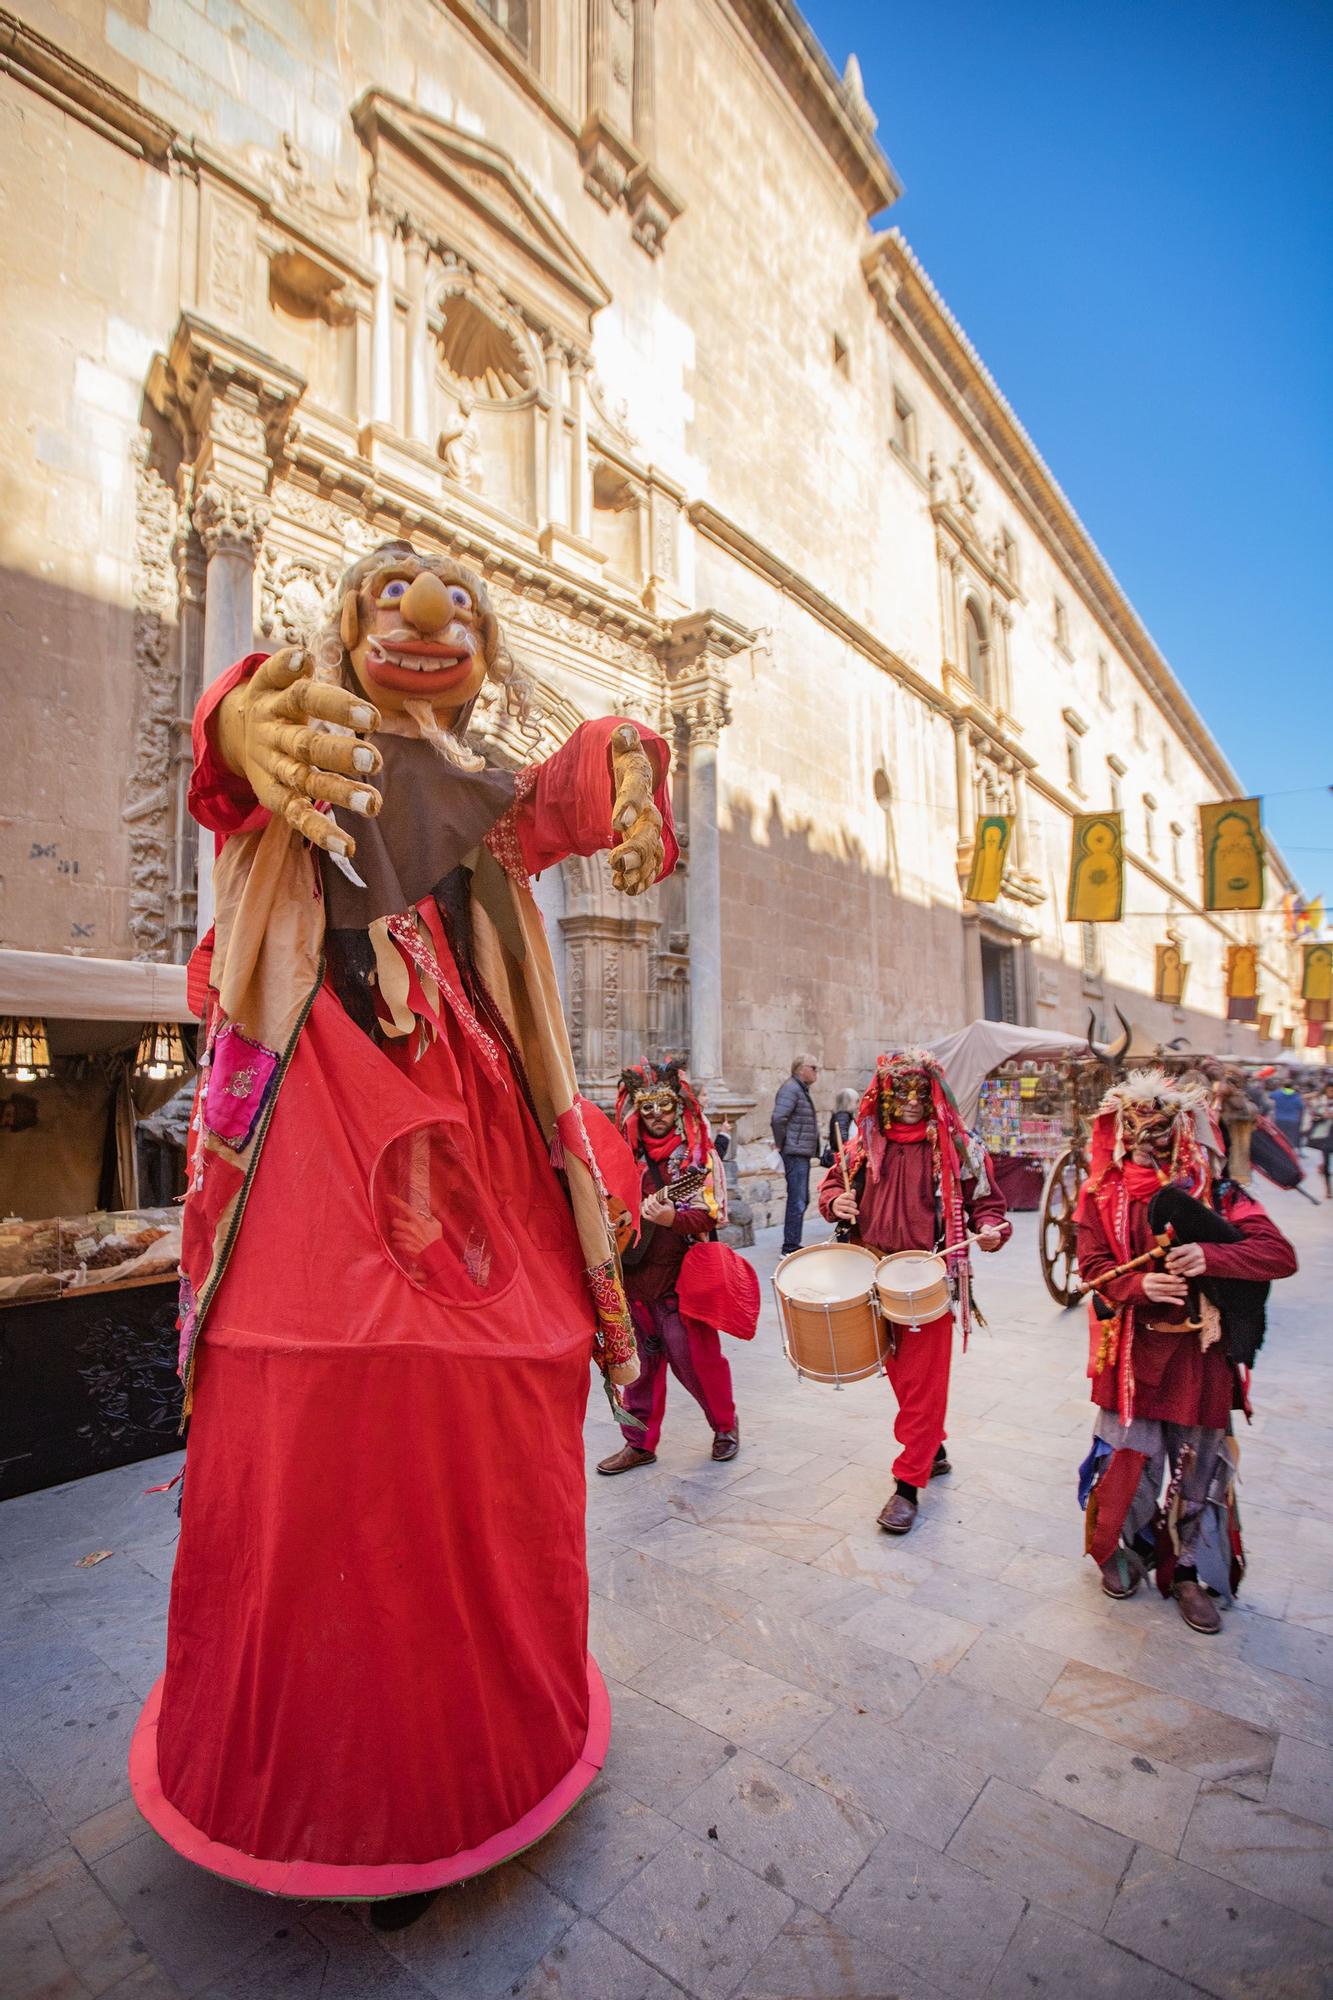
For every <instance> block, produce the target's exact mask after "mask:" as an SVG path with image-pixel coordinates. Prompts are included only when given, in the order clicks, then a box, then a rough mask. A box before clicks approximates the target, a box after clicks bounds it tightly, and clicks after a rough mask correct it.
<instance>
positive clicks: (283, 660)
mask: <svg viewBox="0 0 1333 2000" xmlns="http://www.w3.org/2000/svg"><path fill="white" fill-rule="evenodd" d="M313 664H314V662H313V661H312V660H311V658H310V655H309V653H307V652H306V650H305V648H304V646H284V647H283V648H282V650H281V651H280V652H277V653H270V654H269V656H268V658H267V659H266V660H265V661H264V662H263V663H262V664H261V665H260V666H258V667H256V668H255V671H254V673H253V674H251V676H250V687H251V690H252V691H253V692H254V693H256V694H263V693H265V692H266V691H267V690H268V689H270V688H288V687H290V686H291V684H292V682H293V681H295V680H299V679H300V677H301V676H302V675H303V674H308V673H309V672H310V670H311V667H312V666H313Z"/></svg>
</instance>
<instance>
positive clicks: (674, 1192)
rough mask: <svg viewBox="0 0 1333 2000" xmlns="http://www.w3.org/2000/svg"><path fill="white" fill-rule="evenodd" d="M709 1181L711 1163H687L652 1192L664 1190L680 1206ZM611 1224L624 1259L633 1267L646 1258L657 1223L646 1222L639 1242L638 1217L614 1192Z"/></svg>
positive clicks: (657, 1192) (621, 1258)
mask: <svg viewBox="0 0 1333 2000" xmlns="http://www.w3.org/2000/svg"><path fill="white" fill-rule="evenodd" d="M707 1184H708V1168H707V1167H686V1169H685V1171H684V1173H682V1174H679V1175H678V1176H677V1177H676V1179H675V1180H674V1181H668V1182H667V1184H666V1186H665V1187H662V1188H653V1189H650V1190H649V1192H650V1193H653V1194H664V1195H665V1196H666V1198H667V1200H668V1201H674V1202H675V1203H676V1204H677V1206H678V1207H679V1206H680V1205H681V1203H683V1202H687V1201H688V1200H689V1198H690V1196H691V1195H692V1194H698V1192H699V1190H700V1188H702V1187H706V1186H707ZM611 1225H612V1227H613V1229H614V1230H615V1233H616V1253H617V1255H618V1256H619V1257H620V1260H621V1262H622V1263H625V1264H628V1265H630V1266H631V1268H632V1267H633V1266H634V1265H635V1264H638V1263H640V1262H641V1261H642V1258H643V1255H644V1252H645V1251H646V1249H647V1247H648V1244H649V1241H650V1240H651V1239H650V1234H649V1232H650V1231H651V1229H652V1227H653V1225H652V1223H646V1224H645V1225H644V1228H643V1231H642V1233H641V1235H640V1237H639V1240H638V1242H637V1243H635V1241H634V1218H633V1217H632V1216H631V1214H630V1212H629V1210H628V1209H627V1208H626V1206H625V1204H624V1202H623V1201H617V1200H616V1198H615V1197H614V1196H612V1198H611Z"/></svg>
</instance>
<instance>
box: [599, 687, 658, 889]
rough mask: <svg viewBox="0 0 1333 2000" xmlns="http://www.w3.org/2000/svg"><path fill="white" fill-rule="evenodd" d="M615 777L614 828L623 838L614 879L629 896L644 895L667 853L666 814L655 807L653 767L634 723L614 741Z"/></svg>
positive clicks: (613, 863)
mask: <svg viewBox="0 0 1333 2000" xmlns="http://www.w3.org/2000/svg"><path fill="white" fill-rule="evenodd" d="M611 775H612V777H613V779H614V780H615V787H616V802H615V804H614V806H613V807H612V808H611V827H612V831H613V832H614V833H617V834H619V835H620V840H619V844H618V845H617V846H615V847H613V848H612V850H611V880H612V881H613V882H614V884H615V886H616V888H617V889H622V890H623V891H624V893H625V894H626V895H627V896H641V895H642V894H643V892H644V890H645V889H651V887H652V885H653V883H654V882H655V881H656V880H657V877H658V874H659V872H660V870H661V867H662V862H663V860H664V858H665V853H666V850H665V848H664V847H663V844H662V815H661V813H660V812H659V811H658V810H657V807H656V806H655V805H654V804H653V767H652V765H651V763H650V762H649V761H648V756H647V753H646V751H645V750H644V747H643V743H642V741H641V739H640V736H639V732H638V730H637V729H636V728H635V727H634V725H633V724H632V723H629V722H625V723H622V724H621V726H620V728H619V729H617V731H616V733H615V735H614V736H613V737H612V738H611Z"/></svg>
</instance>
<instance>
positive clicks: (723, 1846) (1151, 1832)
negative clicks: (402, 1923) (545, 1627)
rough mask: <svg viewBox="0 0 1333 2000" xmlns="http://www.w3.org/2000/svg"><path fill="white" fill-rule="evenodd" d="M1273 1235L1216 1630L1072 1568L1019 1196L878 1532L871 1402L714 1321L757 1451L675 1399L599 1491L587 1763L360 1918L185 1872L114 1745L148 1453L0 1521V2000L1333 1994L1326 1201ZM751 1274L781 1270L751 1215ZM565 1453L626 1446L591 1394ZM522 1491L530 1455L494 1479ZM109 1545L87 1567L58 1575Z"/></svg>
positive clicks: (158, 1508)
mask: <svg viewBox="0 0 1333 2000" xmlns="http://www.w3.org/2000/svg"><path fill="white" fill-rule="evenodd" d="M1266 1198H1267V1199H1268V1201H1269V1205H1270V1207H1272V1208H1273V1210H1274V1211H1275V1213H1276V1214H1277V1216H1278V1218H1279V1219H1280V1221H1281V1222H1282V1224H1283V1226H1284V1227H1286V1228H1287V1229H1288V1230H1289V1231H1290V1232H1291V1234H1292V1235H1293V1237H1294V1238H1295V1240H1296V1242H1297V1244H1298V1247H1299V1249H1300V1253H1301V1257H1302V1270H1301V1273H1300V1275H1299V1277H1298V1278H1296V1279H1294V1280H1293V1281H1291V1282H1290V1283H1289V1284H1288V1285H1287V1286H1285V1287H1282V1288H1280V1289H1279V1291H1278V1292H1277V1294H1276V1299H1277V1303H1276V1308H1275V1310H1274V1312H1273V1314H1272V1316H1271V1319H1270V1334H1269V1344H1268V1346H1267V1347H1266V1348H1265V1350H1264V1353H1263V1355H1262V1356H1261V1360H1260V1368H1259V1372H1258V1381H1257V1395H1258V1405H1259V1410H1258V1415H1257V1418H1256V1421H1255V1424H1254V1426H1253V1429H1252V1431H1250V1432H1249V1433H1248V1434H1247V1436H1246V1438H1245V1440H1244V1441H1243V1457H1242V1474H1243V1490H1242V1508H1243V1514H1244V1520H1245V1528H1246V1536H1247V1542H1248V1547H1249V1554H1250V1559H1251V1575H1250V1580H1249V1581H1248V1582H1247V1585H1246V1587H1245V1590H1244V1593H1243V1596H1242V1598H1241V1601H1240V1603H1239V1605H1238V1606H1237V1608H1236V1609H1235V1610H1233V1611H1232V1612H1231V1613H1230V1614H1229V1615H1228V1616H1227V1619H1226V1625H1225V1630H1224V1632H1223V1634H1222V1636H1221V1637H1220V1638H1216V1639H1212V1640H1209V1639H1204V1638H1201V1637H1198V1636H1196V1635H1194V1634H1192V1633H1191V1632H1189V1631H1187V1630H1186V1628H1185V1627H1184V1626H1183V1625H1182V1624H1181V1623H1180V1621H1179V1619H1178V1617H1177V1615H1176V1613H1175V1610H1174V1608H1173V1607H1172V1606H1170V1605H1165V1604H1163V1603H1162V1602H1161V1600H1160V1599H1159V1598H1158V1597H1157V1595H1156V1593H1155V1591H1154V1592H1152V1593H1151V1594H1149V1593H1147V1592H1144V1593H1141V1594H1140V1595H1139V1596H1138V1597H1137V1598H1135V1599H1134V1600H1133V1601H1132V1602H1130V1603H1129V1604H1126V1605H1113V1604H1111V1603H1110V1602H1109V1601H1108V1600H1107V1599H1105V1598H1104V1597H1103V1596H1101V1594H1100V1593H1099V1590H1098V1588H1097V1577H1096V1573H1095V1571H1094V1570H1093V1568H1092V1566H1091V1564H1090V1563H1088V1562H1086V1561H1084V1560H1082V1559H1081V1556H1080V1548H1081V1528H1082V1521H1081V1517H1080V1515H1079V1514H1078V1512H1077V1509H1076V1506H1075V1504H1074V1498H1073V1476H1074V1468H1075V1466H1076V1464H1077V1462H1078V1460H1079V1459H1080V1458H1081V1457H1082V1455H1083V1452H1084V1451H1085V1450H1086V1447H1087V1440H1088V1433H1089V1427H1090V1420H1089V1411H1088V1404H1087V1401H1086V1384H1085V1382H1084V1379H1083V1356H1084V1332H1083V1322H1082V1318H1081V1315H1075V1314H1070V1315H1069V1316H1067V1317H1062V1316H1061V1315H1060V1314H1059V1313H1057V1312H1056V1310H1055V1309H1054V1308H1053V1307H1052V1306H1051V1305H1050V1303H1049V1301H1048V1299H1047V1297H1046V1294H1045V1292H1044V1290H1043V1288H1042V1286H1041V1281H1040V1276H1039V1273H1038V1269H1037V1262H1036V1252H1035V1229H1034V1225H1033V1218H1031V1217H1020V1218H1019V1219H1018V1222H1019V1227H1018V1235H1017V1240H1016V1241H1015V1243H1014V1244H1013V1246H1012V1247H1011V1248H1010V1249H1009V1250H1008V1251H1007V1252H1006V1253H1005V1254H1004V1256H1003V1257H1001V1258H997V1259H994V1260H989V1259H981V1260H979V1262H980V1266H981V1277H982V1287H981V1290H982V1301H983V1305H984V1308H985V1310H986V1312H987V1314H988V1317H989V1319H990V1322H991V1326H990V1330H989V1331H987V1332H982V1333H980V1334H978V1335H977V1336H976V1337H975V1339H974V1342H973V1348H972V1352H971V1353H970V1354H969V1355H967V1356H966V1357H961V1356H960V1357H959V1358H958V1359H957V1361H956V1365H955V1374H954V1396H953V1403H952V1424H951V1433H950V1435H951V1445H952V1451H953V1456H954V1464H955V1470H954V1472H953V1475H952V1477H951V1478H950V1479H948V1480H947V1481H945V1482H942V1483H941V1484H940V1485H939V1486H938V1487H936V1488H933V1489H932V1490H931V1492H930V1494H929V1496H928V1498H927V1501H926V1503H925V1504H924V1505H923V1509H922V1518H921V1520H920V1522H919V1524H918V1527H917V1529H916V1531H915V1532H914V1533H913V1534H912V1536H911V1537H910V1538H909V1539H908V1540H907V1541H906V1542H895V1541H891V1540H889V1539H888V1538H887V1537H886V1536H884V1535H883V1534H881V1533H880V1532H879V1531H878V1530H877V1528H876V1526H875V1514H876V1511H877V1509H878V1508H879V1506H880V1504H881V1503H882V1501H883V1499H884V1498H885V1496H886V1494H887V1493H888V1491H889V1486H890V1481H889V1478H888V1472H887V1467H888V1463H889V1459H890V1456H891V1449H890V1446H891V1439H890V1426H891V1421H892V1403H891V1399H890V1396H889V1392H888V1390H887V1388H886V1387H885V1386H884V1385H882V1384H874V1385H862V1386H860V1387H857V1388H854V1389H851V1390H847V1391H844V1392H842V1393H841V1394H835V1393H833V1392H832V1391H829V1390H823V1389H819V1388H814V1387H811V1386H808V1385H800V1384H798V1383H797V1381H796V1379H795V1377H794V1376H793V1375H792V1374H791V1372H790V1370H789V1369H788V1367H787V1366H786V1364H785V1362H784V1361H783V1359H782V1356H781V1353H780V1350H779V1347H778V1343H777V1338H776V1332H775V1328H774V1325H773V1321H772V1312H771V1306H770V1307H769V1309H768V1310H767V1311H766V1315H765V1321H764V1325H763V1327H762V1328H761V1332H760V1336H759V1339H758V1340H757V1341H756V1342H755V1344H754V1346H753V1347H752V1348H748V1349H742V1348H740V1347H739V1346H737V1345H736V1344H734V1343H732V1344H731V1356H732V1360H733V1364H734V1366H735V1370H736V1378H737V1385H738V1391H739V1400H740V1408H741V1419H742V1452H741V1455H740V1457H739V1458H738V1459H737V1460H736V1461H735V1463H734V1464H732V1465H730V1466H713V1465H712V1464H711V1463H710V1462H709V1460H708V1455H707V1446H708V1442H709V1438H708V1433H707V1432H706V1430H705V1429H704V1427H703V1423H702V1420H701V1418H700V1417H699V1415H698V1413H697V1411H696V1410H695V1408H694V1406H693V1405H692V1404H691V1403H690V1402H689V1400H688V1398H686V1397H685V1396H684V1395H683V1394H682V1393H681V1392H680V1391H679V1389H678V1388H677V1387H676V1386H675V1385H673V1387H672V1391H671V1398H670V1405H669V1410H668V1428H667V1436H666V1440H665V1447H664V1450H663V1453H662V1456H661V1459H660V1461H659V1463H658V1464H657V1465H656V1466H655V1467H652V1468H650V1469H646V1470H644V1471H640V1472H638V1473H635V1474H632V1475H629V1476H627V1477H625V1478H622V1479H618V1480H614V1481H608V1480H597V1479H594V1480H593V1481H592V1490H591V1491H590V1494H589V1562H590V1566H591V1574H592V1585H593V1599H592V1640H593V1646H594V1649H595V1651H596V1653H597V1656H598V1658H599V1659H600V1661H601V1664H602V1667H603V1669H604V1671H605V1673H606V1675H607V1678H608V1681H609V1682H610V1685H611V1691H612V1697H613V1701H614V1707H615V1731H614V1736H613V1740H612V1746H611V1752H610V1757H609V1760H608V1763H607V1766H606V1770H605V1773H604V1776H603V1779H602V1781H601V1782H600V1784H599V1785H598V1787H597V1788H596V1790H595V1792H594V1793H593V1794H592V1795H591V1796H590V1797H589V1798H587V1799H586V1800H585V1801H584V1802H583V1803H582V1804H581V1805H580V1806H579V1807H578V1809H577V1810H576V1812H575V1813H574V1814H573V1816H572V1817H571V1818H570V1819H569V1820H567V1821H566V1822H565V1824H564V1825H563V1826H562V1827H560V1828H558V1829H557V1830H556V1832H555V1833H553V1834H552V1835H551V1836H550V1837H549V1838H548V1839H546V1840H544V1841H543V1842H542V1843H541V1844H540V1845H539V1846H538V1847H536V1848H535V1849H533V1850H532V1851H531V1852H530V1853H529V1854H527V1855H526V1856H525V1857H524V1858H523V1859H522V1860H521V1861H518V1862H514V1863H512V1864H511V1865H509V1866H508V1867H506V1868H504V1869H502V1870H500V1871H499V1872H497V1873H495V1874H493V1875H490V1876H487V1877H486V1878H484V1879H483V1880H481V1881H479V1882H478V1883H476V1884H475V1885H473V1886H471V1887H466V1888H463V1889H460V1890H453V1891H448V1892H446V1893H445V1894H443V1895H442V1896H441V1897H439V1898H438V1899H437V1901H436V1903H435V1904H434V1905H433V1907H432V1909H431V1911H430V1912H429V1914H428V1915H427V1916H426V1917H425V1918H424V1919H423V1921H422V1922H421V1923H419V1924H418V1925H417V1926H416V1927H415V1928H413V1929H412V1930H409V1931H407V1932H405V1933H402V1934H400V1935H399V1936H397V1937H393V1938H390V1939H387V1940H384V1941H381V1940H379V1939H378V1938H376V1937H374V1936H372V1934H371V1933H370V1932H369V1930H368V1929H367V1928H366V1926H365V1922H364V1916H363V1915H362V1914H361V1913H358V1912H357V1911H355V1910H350V1909H347V1908H342V1907H338V1906H333V1905H314V1904H311V1905H297V1904H287V1903H281V1902H277V1901H272V1900H268V1899H265V1898H262V1897H259V1896H255V1895H250V1894H247V1893H244V1892H242V1891H240V1890H238V1889H234V1888H232V1887H230V1886H228V1885H226V1884H224V1883H221V1882H218V1881H214V1880H212V1879H210V1878H208V1877H206V1876H204V1875H202V1874H200V1873H198V1872H197V1871H195V1870H193V1869H191V1868H190V1867H188V1866H187V1865H186V1864H185V1863H184V1862H181V1861H179V1860H178V1859H177V1858H176V1857H175V1855H174V1854H172V1853H171V1852H170V1851H169V1850H168V1849H167V1848H165V1847H164V1846H163V1845H161V1844H160V1843H159V1842H158V1840H157V1839H156V1838H155V1836H153V1835H152V1834H150V1833H149V1832H148V1831H147V1830H146V1829H145V1828H144V1826H143V1824H142V1822H141V1821H140V1820H139V1819H138V1816H137V1815H136V1813H135V1811H134V1809H133V1807H132V1806H131V1805H130V1803H129V1800H128V1796H127V1788H126V1780H125V1752H126V1743H127V1740H128V1737H129V1732H130V1727H131V1724H132V1721H133V1718H134V1714H135V1712H136V1709H137V1706H138V1703H139V1700H140V1698H141V1697H142V1696H144V1695H145V1694H146V1693H147V1692H148V1689H149V1687H150V1685H151V1684H152V1682H153V1680H154V1678H155V1676H156V1674H157V1672H158V1671H159V1668H160V1663H161V1657H162V1647H163V1622H164V1617H165V1607H166V1597H167V1587H168V1579H169V1576H170V1569H171V1559H172V1540H173V1534H174V1527H175V1523H174V1516H173V1509H172V1506H171V1504H170V1502H169V1501H168V1500H164V1499H160V1498H158V1499H150V1498H144V1497H143V1488H144V1487H145V1486H147V1485H149V1484H151V1483H154V1482H155V1481H156V1480H158V1479H161V1478H165V1477H167V1476H169V1474H170V1472H171V1471H172V1470H174V1461H173V1460H170V1459H168V1460H160V1461H157V1462H156V1463H155V1464H154V1465H152V1466H150V1467H129V1468H127V1469H126V1470H124V1471H121V1472H115V1473H110V1474H106V1475H104V1476H103V1477H101V1478H98V1479H93V1480H88V1481H85V1482H82V1483H80V1484H78V1485H76V1486H70V1487H64V1488H60V1489H57V1490H55V1491H53V1492H49V1493H44V1494H39V1495H34V1496H32V1497H30V1498H28V1499H24V1500H18V1501H12V1502H10V1503H9V1504H8V1505H6V1506H4V1507H3V1508H0V1565H2V1566H0V1588H3V1592H4V1605H5V1616H4V1633H3V1642H2V1643H0V1657H2V1661H3V1664H2V1665H0V1678H2V1692H3V1700H4V1705H5V1707H4V1713H5V1718H6V1721H5V1729H4V1735H3V1752H4V1760H0V1782H2V1783H3V1785H4V1788H5V1790H6V1792H7V1793H8V1795H9V1798H10V1800H11V1801H12V1809H11V1810H9V1811H6V1812H3V1813H0V1881H2V1882H3V1884H4V1886H3V1888H0V1993H3V1994H4V1995H5V1996H6V2000H36V1996H39V1995H40V1996H43V2000H47V1996H51V2000H55V1996H59V2000H65V1996H76V1995H77V1996H82V1995H103V1994H106V1995H110V1994H114V1995H115V1996H117V2000H131V1996H133V2000H166V1996H168V1995H175V1994H190V1995H204V1996H207V2000H269V1996H292V2000H297V1996H302V2000H304V1996H311V2000H314V1996H316V1995H320V1996H323V2000H361V1996H367V2000H370V1996H373V2000H408V1996H420V1995H423V1994H427V1995H429V1994H433V1995H438V1996H450V2000H453V1996H458V2000H486V1996H500V1995H509V1996H514V1997H515V2000H561V1997H562V1996H563V1997H564V2000H666V1996H668V1995H672V1994H687V1995H691V1996H696V2000H725V1996H732V1995H736V1996H743V1997H744V2000H834V1996H836V2000H858V1996H860V2000H889V1996H896V2000H937V1996H947V1995H953V1996H971V1995H978V1994H986V1995H988V1996H990V2000H1019V1996H1022V2000H1032V1996H1038V2000H1051V1996H1060V1995H1071V1996H1072V1995H1078V1996H1079V2000H1087V1996H1091V1995H1120V1994H1124V1995H1132V1996H1134V2000H1172V1996H1177V2000H1180V1997H1181V1996H1184V1995H1186V1994H1193V1993H1198V1992H1203V1993H1207V1994H1212V1995H1218V1996H1224V2000H1241V1996H1263V2000H1297V1997H1298V1996H1315V1995H1318V1994H1329V1993H1330V1992H1333V1831H1330V1828H1333V1415H1331V1413H1333V1356H1331V1355H1330V1349H1329V1338H1328V1336H1329V1315H1328V1308H1327V1303H1326V1302H1327V1298H1328V1294H1329V1291H1330V1288H1333V1206H1328V1207H1323V1208H1321V1209H1319V1210H1316V1209H1314V1208H1312V1207H1310V1206H1309V1205H1307V1204H1306V1203H1304V1202H1303V1201H1301V1200H1299V1199H1298V1198H1297V1197H1295V1196H1290V1195H1287V1196H1282V1195H1278V1194H1277V1193H1276V1192H1275V1191H1272V1190H1269V1191H1267V1194H1266ZM757 1261H758V1262H759V1264H760V1267H761V1270H762V1273H763V1275H764V1277H765V1280H766V1279H767V1275H768V1272H769V1271H770V1270H771V1269H772V1266H773V1264H774V1262H775V1261H776V1238H775V1236H774V1234H773V1233H772V1232H769V1234H768V1236H767V1237H766V1239H765V1241H764V1243H763V1245H762V1246H761V1248H760V1250H759V1252H758V1253H757ZM590 1409H591V1414H590V1420H589V1430H588V1453H589V1460H590V1462H591V1461H592V1460H593V1459H594V1458H596V1457H599V1456H601V1455H602V1454H603V1453H605V1452H606V1451H607V1450H609V1449H612V1448H613V1447H614V1436H613V1430H612V1427H611V1426H610V1424H609V1421H608V1420H607V1418H606V1414H605V1407H604V1405H603V1404H602V1403H601V1401H600V1398H597V1399H594V1400H593V1402H592V1404H591V1406H590ZM515 1476H516V1477H517V1476H521V1474H520V1473H519V1471H518V1470H517V1469H516V1473H515ZM103 1548H109V1549H112V1550H113V1551H114V1553H113V1555H112V1556H111V1558H110V1559H109V1560H107V1561H105V1562H102V1563H100V1564H98V1565H96V1566H95V1567H92V1568H88V1569H80V1568H77V1567H76V1566H75V1565H76V1561H77V1559H78V1558H79V1557H80V1556H82V1555H84V1554H87V1553H89V1552H91V1551H94V1550H97V1549H103Z"/></svg>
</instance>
